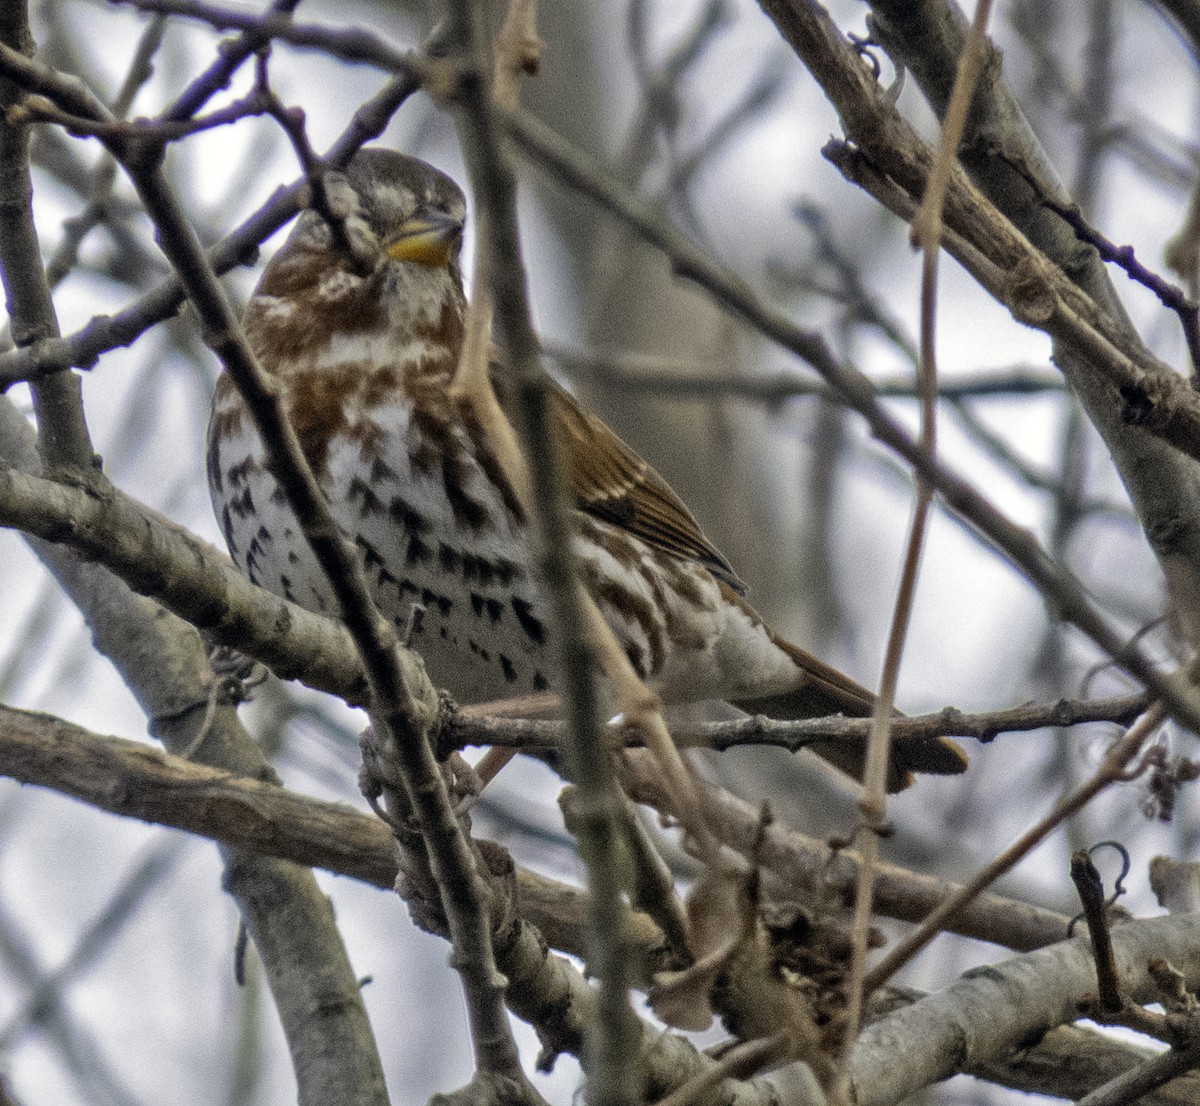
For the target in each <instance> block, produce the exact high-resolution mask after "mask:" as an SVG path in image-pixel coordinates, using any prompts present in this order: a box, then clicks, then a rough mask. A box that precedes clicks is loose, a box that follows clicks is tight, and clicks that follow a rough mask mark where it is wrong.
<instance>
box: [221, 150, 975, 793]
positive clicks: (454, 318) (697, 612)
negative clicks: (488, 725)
mask: <svg viewBox="0 0 1200 1106" xmlns="http://www.w3.org/2000/svg"><path fill="white" fill-rule="evenodd" d="M323 182H324V187H325V189H326V197H327V199H328V201H329V203H328V208H329V209H332V210H334V211H337V212H344V213H345V216H344V218H343V219H342V220H341V221H340V222H338V221H335V220H333V219H330V218H329V217H328V216H327V215H322V214H321V213H319V212H318V211H316V210H314V209H311V208H310V209H309V210H306V211H303V212H302V213H301V214H300V217H299V218H298V220H297V222H296V225H295V226H294V228H293V229H292V231H291V233H290V235H289V236H288V238H287V240H286V242H285V243H284V245H283V246H282V247H280V249H279V250H278V251H277V252H276V254H275V255H274V257H273V258H272V259H271V260H270V262H269V263H268V264H267V265H266V267H265V269H264V271H263V273H262V276H261V278H260V280H259V282H258V285H257V287H256V289H255V291H254V292H253V294H252V295H251V297H250V299H249V301H248V303H247V305H246V308H245V312H244V317H243V325H244V328H245V333H246V336H247V339H248V341H249V344H250V347H251V349H252V350H253V352H254V355H255V356H256V358H257V359H258V361H259V362H260V364H261V366H262V368H263V369H264V370H265V371H266V372H267V373H268V374H270V376H271V377H272V378H273V379H274V381H275V385H276V387H277V389H278V394H279V396H280V398H281V402H282V404H283V409H284V412H285V415H286V417H287V419H288V420H289V421H290V423H291V425H292V426H293V428H294V429H295V432H296V435H297V437H298V439H299V442H300V445H301V448H302V450H303V452H304V454H305V457H306V458H307V460H308V463H309V465H310V467H311V468H312V471H313V474H314V476H315V478H316V480H317V483H318V485H319V486H320V488H321V490H322V492H323V493H324V494H325V496H326V497H327V499H328V502H329V505H330V509H331V511H332V513H333V516H334V519H335V521H336V522H337V524H338V526H339V527H340V528H341V529H342V531H343V533H344V535H345V537H346V538H347V539H348V540H349V541H350V542H352V543H353V545H354V546H355V548H356V549H357V551H358V553H359V555H360V556H361V558H362V565H363V568H364V570H365V572H366V576H367V579H368V581H369V584H370V587H371V590H372V593H373V596H374V599H375V601H376V604H377V605H378V607H379V609H380V611H381V612H382V613H383V614H384V615H386V616H387V617H388V618H389V619H391V620H392V621H393V622H394V623H395V624H396V626H397V627H398V628H400V629H401V630H402V631H404V633H405V634H406V635H407V638H408V641H409V644H410V645H411V646H412V647H413V648H415V649H416V650H417V651H418V652H419V653H420V654H421V655H422V657H423V659H424V662H425V665H426V669H427V671H428V673H429V675H430V677H431V679H432V680H433V681H434V682H435V683H436V684H438V685H439V686H442V687H444V688H445V689H447V691H448V692H449V693H450V694H451V695H452V696H453V697H454V698H455V700H456V701H458V702H460V703H478V702H486V701H491V700H498V699H503V698H511V697H518V696H529V695H537V694H539V693H546V692H550V691H552V690H553V687H554V684H555V673H554V664H555V661H554V657H555V653H554V650H553V644H552V637H553V633H554V630H553V628H552V626H551V625H550V623H549V615H548V613H547V601H546V598H545V596H544V593H543V591H542V588H541V587H540V585H539V583H538V580H537V578H536V576H535V574H534V569H533V558H532V555H531V545H530V534H531V523H530V519H529V517H528V515H527V513H526V510H525V508H524V507H523V505H522V503H521V501H520V499H519V497H518V495H517V494H516V492H515V490H514V488H513V487H512V485H511V483H510V482H509V480H508V478H507V477H506V476H505V473H504V471H503V470H502V468H501V465H500V463H499V462H498V460H497V456H496V454H495V451H494V449H493V448H492V445H491V443H490V442H489V440H488V438H487V435H486V433H485V432H484V431H483V430H482V428H481V426H480V424H479V422H478V421H477V420H476V419H475V418H474V417H473V415H472V412H471V411H470V410H469V409H467V408H466V407H465V406H463V405H462V404H461V403H459V402H457V401H456V400H454V399H452V398H451V395H450V391H449V386H450V382H451V380H452V378H453V376H454V373H455V369H456V367H457V365H458V361H459V355H460V352H461V349H462V344H463V337H464V321H465V315H466V306H467V301H466V297H465V294H464V290H463V280H462V270H461V262H460V252H461V247H462V242H463V235H464V230H465V226H466V200H465V197H464V194H463V192H462V190H461V189H460V188H459V187H458V185H457V184H455V182H454V181H453V180H452V179H451V178H450V177H449V176H447V175H446V174H444V173H442V172H441V171H439V170H438V169H435V168H434V167H433V166H431V165H429V164H427V163H425V162H424V161H421V160H419V159H417V158H415V157H411V156H408V155H406V154H402V153H400V152H397V151H394V150H390V149H386V148H383V147H379V146H367V147H363V148H362V149H361V150H359V151H358V152H357V153H356V154H355V155H354V156H353V158H351V159H350V161H349V162H348V163H347V165H346V166H345V168H344V169H343V170H341V171H338V170H332V169H331V170H329V171H328V172H327V173H326V174H325V175H324V178H323ZM491 375H492V380H493V384H494V385H495V387H496V391H497V396H498V399H499V400H500V403H501V406H502V407H503V406H504V404H505V403H506V402H507V401H508V397H507V389H506V382H507V380H508V377H506V370H505V366H504V364H503V361H502V359H499V358H498V359H497V360H496V363H495V364H493V365H492V368H491ZM509 375H511V374H509ZM548 386H549V404H550V408H551V413H552V416H553V420H554V423H555V424H556V427H557V430H558V435H557V437H558V441H559V445H560V456H561V463H562V465H563V467H564V470H565V481H566V484H567V485H568V488H569V495H570V497H571V507H572V510H571V525H572V537H571V541H572V546H573V550H574V554H575V560H576V564H577V570H578V572H579V575H580V579H581V581H582V583H583V585H584V587H585V588H586V590H587V591H588V593H589V594H590V595H591V597H592V598H593V599H594V600H595V602H596V604H597V605H598V607H599V609H600V611H601V613H602V614H603V616H604V618H605V620H606V621H607V622H608V624H609V625H610V626H611V627H612V630H613V631H614V633H615V635H616V637H617V640H618V642H619V644H620V645H621V647H622V649H623V650H624V652H625V654H626V656H627V657H628V658H629V661H630V663H631V664H632V666H633V668H634V670H635V671H636V672H637V673H638V675H639V676H641V677H642V678H643V680H645V681H646V683H647V684H648V686H650V687H651V688H652V689H653V690H654V691H656V692H657V693H658V694H659V695H660V696H661V698H662V700H663V701H664V702H666V703H668V704H669V703H681V702H683V703H686V702H696V701H701V700H710V699H723V700H726V701H728V702H730V703H732V704H734V705H735V706H737V707H740V708H741V709H743V710H745V711H748V712H750V713H752V714H764V715H767V716H770V717H772V718H776V719H788V720H791V719H803V718H810V717H819V716H826V715H834V714H839V713H840V714H843V715H847V716H851V717H864V716H867V715H869V714H870V713H871V711H872V709H873V706H874V702H875V697H874V696H873V695H872V694H871V692H869V691H868V690H867V689H866V688H864V687H862V686H861V685H859V684H858V683H856V682H855V681H853V680H851V679H850V678H849V677H847V676H845V675H843V674H842V673H841V672H839V671H838V670H837V669H836V668H834V667H832V666H830V665H828V664H826V663H825V662H823V661H822V660H820V659H819V658H817V657H815V656H813V655H812V654H811V653H809V652H807V651H806V650H804V649H802V648H800V647H799V646H797V645H794V644H792V643H791V642H789V641H787V640H786V639H785V638H783V637H781V636H780V635H779V634H778V633H776V632H775V631H774V630H773V629H772V628H771V627H770V626H769V625H768V624H767V623H766V621H765V620H764V619H763V618H762V617H761V616H760V615H759V614H758V613H757V612H756V611H755V610H754V608H753V607H752V606H751V605H750V604H749V602H748V601H747V599H746V596H745V592H746V588H745V585H744V584H743V583H742V581H741V580H740V579H739V578H738V577H737V575H736V574H735V572H734V570H733V567H732V566H731V565H730V563H729V562H728V561H727V560H726V558H725V557H724V556H723V555H722V554H721V552H720V551H719V550H718V549H717V548H716V547H715V546H714V545H713V544H712V542H710V541H709V540H708V538H707V537H705V535H704V533H703V531H702V530H701V528H700V525H699V523H698V522H697V521H696V519H695V518H694V517H693V515H692V513H691V512H690V511H689V510H688V508H687V507H686V506H685V505H684V504H683V502H682V501H681V500H680V498H679V497H678V496H677V495H676V494H675V492H674V491H673V490H672V489H671V487H670V486H669V485H668V484H667V482H666V481H665V480H664V479H663V478H662V477H661V476H660V475H659V474H658V473H657V472H656V471H655V470H654V469H653V468H652V467H651V466H650V465H649V464H648V463H647V462H646V461H644V460H643V459H642V458H641V457H640V456H639V455H638V454H637V453H636V452H635V451H634V450H633V449H632V448H631V447H630V446H629V445H627V444H626V443H625V442H624V441H622V440H621V438H620V437H618V436H617V435H616V434H615V433H614V432H613V431H612V430H611V429H610V428H609V427H608V426H607V425H606V424H605V423H604V422H602V421H601V420H600V418H599V417H597V416H596V415H594V414H592V413H590V412H588V411H587V410H585V409H584V408H583V407H582V406H581V404H580V403H579V402H578V401H577V400H576V399H575V398H574V397H573V396H572V395H571V394H570V393H569V392H568V391H567V390H565V389H564V388H562V387H561V386H559V385H557V384H556V383H554V382H553V381H550V382H549V384H548ZM207 469H208V481H209V486H210V491H211V495H212V501H213V508H214V511H215V513H216V516H217V519H218V522H219V525H220V528H221V530H222V532H223V534H224V537H225V540H226V543H227V545H228V548H229V552H230V555H231V557H232V558H233V560H234V562H235V563H236V564H237V566H238V568H239V569H240V570H241V571H242V572H243V573H244V574H245V575H246V576H247V577H249V579H250V580H251V581H252V582H253V583H255V584H258V585H260V586H262V587H264V588H267V589H268V590H270V591H271V592H274V593H275V594H277V595H280V596H282V597H284V598H286V599H289V600H292V601H294V602H296V603H298V604H300V605H301V606H303V607H306V608H309V609H311V610H314V611H317V612H320V613H324V614H328V615H336V614H337V605H336V600H335V599H334V596H333V593H332V591H331V589H330V586H329V583H328V581H327V579H326V577H325V575H324V573H323V571H322V569H321V568H320V566H319V564H318V563H317V561H316V558H315V557H314V555H313V553H312V551H311V550H310V548H309V547H308V544H307V542H306V540H305V538H304V536H303V534H302V532H301V530H300V527H299V525H298V524H297V522H296V519H295V517H294V516H293V514H292V512H291V509H290V508H289V506H288V504H287V502H286V499H285V497H284V495H283V494H282V492H281V490H280V488H279V486H278V484H277V483H276V481H275V479H274V477H273V476H272V474H271V472H270V470H269V467H268V464H267V460H266V455H265V451H264V448H263V444H262V441H261V440H260V439H259V437H258V435H257V432H256V430H255V428H254V424H253V422H252V420H251V418H250V415H249V412H248V410H247V409H246V407H245V405H244V403H243V401H242V399H241V396H240V395H239V393H238V391H237V388H236V387H235V385H234V384H233V382H232V380H231V379H230V378H229V377H228V375H226V374H224V373H222V374H221V375H220V376H219V377H218V380H217V383H216V386H215V389H214V394H213V403H212V412H211V417H210V421H209V432H208V455H207ZM812 748H813V750H814V751H815V752H817V753H818V754H819V755H821V756H822V757H824V758H825V759H826V760H828V761H830V762H831V763H833V764H834V765H835V766H836V767H838V768H840V769H842V770H843V771H844V772H846V773H848V774H850V775H852V776H858V777H860V778H861V771H862V767H863V760H864V756H865V746H857V747H855V746H847V745H845V744H837V743H832V742H831V743H828V744H825V745H820V744H817V745H814V746H812ZM965 767H966V758H965V756H964V754H963V753H962V751H961V749H959V747H958V746H957V745H955V744H954V743H953V742H951V741H948V740H945V739H942V738H934V739H929V740H925V741H919V742H916V743H912V742H906V743H903V744H898V745H896V746H895V747H894V748H893V750H892V767H891V772H890V777H889V779H888V788H889V790H892V791H895V790H899V789H901V788H903V787H905V786H907V785H908V784H909V783H911V782H912V778H913V773H914V772H923V773H932V774H941V775H950V774H955V773H959V772H962V771H963V770H964V769H965Z"/></svg>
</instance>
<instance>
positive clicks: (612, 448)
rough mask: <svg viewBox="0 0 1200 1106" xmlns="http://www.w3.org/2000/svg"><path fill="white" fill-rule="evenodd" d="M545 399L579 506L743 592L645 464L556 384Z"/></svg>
mask: <svg viewBox="0 0 1200 1106" xmlns="http://www.w3.org/2000/svg"><path fill="white" fill-rule="evenodd" d="M550 402H551V405H552V407H553V411H554V415H555V422H556V423H557V426H558V429H559V448H560V449H561V450H562V451H563V458H564V461H565V464H566V471H567V478H568V480H569V482H570V488H571V492H572V493H573V494H574V496H575V500H576V502H577V504H578V506H579V508H580V509H581V510H583V511H586V512H587V513H588V514H590V515H592V516H593V517H595V518H598V519H601V520H603V521H604V522H607V523H610V524H612V525H614V526H619V527H621V528H622V529H623V530H627V531H629V533H631V534H634V535H636V536H637V537H638V538H640V539H641V540H642V541H644V542H645V543H646V544H647V545H650V546H653V547H654V548H656V549H661V550H663V551H664V552H666V553H671V554H673V555H674V556H676V557H683V558H687V559H691V560H695V561H699V562H700V564H702V565H703V566H704V567H705V568H707V569H708V570H709V572H711V573H712V574H713V575H714V576H716V577H718V578H719V579H721V580H724V581H725V582H726V583H727V584H728V585H729V586H730V587H731V588H733V589H734V590H735V591H737V592H738V594H744V593H745V591H746V585H745V584H743V583H742V581H741V580H739V579H738V578H737V576H736V574H735V573H734V571H733V567H732V566H731V565H730V564H729V562H728V561H727V560H726V559H725V557H724V556H723V555H722V554H721V552H720V550H718V549H717V548H716V546H714V545H713V544H712V542H710V541H709V540H708V538H706V537H705V536H704V534H703V532H702V531H701V529H700V525H699V523H697V522H696V520H695V519H694V518H693V517H692V513H691V512H690V511H689V510H688V509H687V508H686V507H685V506H684V505H683V501H682V500H680V498H679V496H677V495H676V494H675V493H674V491H672V490H671V486H670V485H669V484H668V483H667V482H666V481H665V480H664V479H663V478H662V477H661V476H659V474H658V473H657V472H655V471H654V469H653V468H651V466H650V465H649V464H647V463H646V462H645V461H643V460H642V458H641V457H639V456H638V455H637V454H636V453H635V452H634V451H633V450H632V449H631V448H630V447H629V446H627V445H626V444H625V443H624V442H623V441H622V440H621V439H620V438H618V437H617V435H616V434H615V433H613V431H612V430H610V429H609V428H608V427H607V426H606V425H605V424H604V423H603V422H602V421H601V420H600V419H599V418H597V417H596V416H595V415H592V414H589V413H588V412H587V411H585V410H584V409H583V408H582V407H581V406H580V405H579V403H578V402H576V400H575V398H574V397H573V396H572V395H571V394H570V393H569V392H567V391H565V390H564V389H562V388H560V387H559V386H558V385H557V384H553V383H552V384H551V389H550Z"/></svg>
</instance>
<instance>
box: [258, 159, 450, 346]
mask: <svg viewBox="0 0 1200 1106" xmlns="http://www.w3.org/2000/svg"><path fill="white" fill-rule="evenodd" d="M324 183H325V194H326V199H327V201H328V205H327V207H328V210H327V211H326V212H325V213H322V212H318V211H317V210H314V209H310V210H308V211H305V212H303V213H302V214H301V216H300V218H299V220H297V223H296V226H295V228H294V229H293V231H292V233H291V234H290V235H289V237H288V240H287V242H286V243H285V244H284V245H283V247H282V248H281V249H280V250H279V252H278V253H277V254H276V255H275V257H274V258H273V259H272V260H271V262H270V264H269V265H268V266H267V268H266V270H265V272H264V273H263V277H262V280H261V281H260V283H259V286H258V288H257V290H256V291H255V294H254V297H253V298H252V299H251V301H250V304H249V306H248V308H247V313H246V319H245V322H246V328H247V332H248V333H249V335H250V338H251V341H252V343H253V345H254V346H255V351H256V353H258V355H259V356H260V357H261V358H262V359H263V360H264V361H265V362H266V363H267V364H268V367H274V366H276V365H278V366H280V367H283V366H285V365H286V363H288V362H291V361H296V360H303V359H304V358H303V357H302V356H301V355H302V354H315V353H317V352H318V351H319V349H320V348H321V347H322V346H326V345H329V344H330V343H334V342H336V341H337V340H338V339H339V337H340V336H344V335H349V334H356V335H358V334H364V333H368V332H374V333H389V334H391V335H393V336H396V335H402V336H405V337H406V338H407V337H411V336H413V335H414V334H416V335H421V334H425V333H429V332H431V331H432V330H435V329H444V328H447V327H449V328H450V330H455V329H458V328H459V324H460V323H461V316H462V313H463V310H464V300H463V293H462V271H461V268H460V264H459V254H460V252H461V249H462V239H463V227H464V225H465V222H466V200H465V198H464V196H463V193H462V190H461V189H460V188H459V187H458V185H457V184H455V183H454V181H452V180H451V179H450V178H449V177H448V176H446V174H445V173H442V172H439V171H438V170H437V169H435V168H434V167H433V166H432V165H428V164H426V163H425V162H423V161H420V160H419V159H417V158H414V157H408V156H407V155H405V154H400V153H397V152H395V151H393V150H385V149H382V148H380V147H366V148H364V149H362V150H359V151H358V153H356V154H355V155H354V157H353V158H351V160H350V162H349V164H348V165H347V166H346V167H345V169H344V170H340V171H330V172H328V173H326V175H325V182H324ZM330 214H332V215H333V216H334V220H335V221H333V222H332V225H331V220H330V219H329V218H328V215H330ZM445 337H446V338H447V340H449V338H450V337H451V335H450V332H449V330H447V331H446V335H445ZM455 340H457V339H455Z"/></svg>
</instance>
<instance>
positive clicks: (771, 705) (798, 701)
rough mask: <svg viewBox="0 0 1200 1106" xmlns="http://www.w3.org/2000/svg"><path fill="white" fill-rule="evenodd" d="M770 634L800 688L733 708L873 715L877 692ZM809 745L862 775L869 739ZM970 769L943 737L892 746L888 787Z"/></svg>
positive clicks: (798, 715) (800, 715)
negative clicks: (788, 660) (924, 775)
mask: <svg viewBox="0 0 1200 1106" xmlns="http://www.w3.org/2000/svg"><path fill="white" fill-rule="evenodd" d="M771 636H772V638H773V640H774V641H775V644H776V645H778V646H779V647H780V648H781V649H782V650H783V651H784V652H786V653H787V654H788V655H789V656H790V657H791V658H792V660H794V661H795V662H796V668H797V669H798V670H799V678H800V680H799V682H798V683H797V685H796V687H794V688H793V689H791V690H790V691H786V692H783V693H781V694H776V695H767V696H763V697H761V698H755V699H736V700H734V701H733V705H734V706H735V707H739V708H740V709H741V710H744V711H747V712H748V713H750V714H765V715H766V716H767V717H768V718H774V719H778V720H779V721H795V720H799V719H804V718H823V717H825V716H827V715H831V714H844V715H846V716H847V717H850V718H865V717H867V716H868V715H870V713H871V711H872V710H873V709H874V707H875V696H874V695H872V694H871V692H869V691H868V690H867V689H866V688H865V687H862V686H860V685H859V684H856V683H855V682H854V681H853V680H852V679H850V678H849V677H848V676H843V675H842V673H840V672H839V671H838V670H837V669H836V668H833V667H831V666H830V665H828V664H826V663H825V662H824V661H821V660H818V659H817V658H816V657H814V656H813V655H812V654H811V653H808V652H805V650H803V649H801V648H800V647H799V646H797V645H793V644H792V643H791V642H789V641H785V640H783V638H780V637H778V636H776V635H774V634H772V635H771ZM808 748H810V749H811V750H812V751H813V752H814V753H816V754H817V755H818V756H820V757H822V758H823V759H824V760H827V761H829V763H830V764H832V765H833V766H834V767H835V768H839V769H840V770H841V771H843V772H845V773H846V774H847V775H850V776H853V777H854V778H855V779H856V780H861V779H862V778H863V772H864V769H865V768H866V759H867V745H866V742H865V741H862V742H859V743H850V742H844V741H837V742H833V741H829V742H814V743H813V744H812V745H809V746H808ZM966 767H967V756H966V754H965V753H964V752H963V751H962V749H960V748H959V747H958V746H957V745H956V744H955V743H954V742H953V741H948V740H946V738H944V737H937V738H929V739H928V740H923V741H912V742H907V741H906V742H904V743H903V744H894V745H893V746H892V755H891V760H890V763H889V765H888V779H887V789H888V791H893V792H894V791H902V790H904V788H906V787H908V785H909V784H911V783H912V782H913V775H914V773H917V772H926V773H931V774H933V775H938V776H953V775H957V774H958V773H960V772H963V771H965V770H966Z"/></svg>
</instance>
